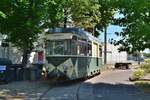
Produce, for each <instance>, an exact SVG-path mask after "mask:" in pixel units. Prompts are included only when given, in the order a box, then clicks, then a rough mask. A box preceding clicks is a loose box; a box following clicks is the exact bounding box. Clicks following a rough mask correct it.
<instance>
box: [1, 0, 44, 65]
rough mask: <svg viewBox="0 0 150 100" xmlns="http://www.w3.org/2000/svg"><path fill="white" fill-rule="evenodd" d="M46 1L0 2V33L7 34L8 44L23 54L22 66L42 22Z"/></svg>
mask: <svg viewBox="0 0 150 100" xmlns="http://www.w3.org/2000/svg"><path fill="white" fill-rule="evenodd" d="M45 2H46V0H1V2H0V12H2V13H3V14H4V15H5V17H0V33H2V34H7V36H8V40H9V42H11V43H12V44H13V45H14V46H15V47H17V48H18V49H19V50H21V51H22V52H23V60H22V64H24V65H26V64H27V61H28V55H29V54H30V53H31V51H32V50H33V48H34V42H35V41H37V38H38V34H39V33H41V30H42V29H41V28H40V24H41V23H42V21H43V20H44V15H45V13H44V7H45Z"/></svg>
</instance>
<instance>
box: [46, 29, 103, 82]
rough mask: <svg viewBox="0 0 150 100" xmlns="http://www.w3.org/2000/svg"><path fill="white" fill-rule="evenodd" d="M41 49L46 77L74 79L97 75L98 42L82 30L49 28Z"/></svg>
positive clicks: (100, 63) (100, 56) (99, 58)
mask: <svg viewBox="0 0 150 100" xmlns="http://www.w3.org/2000/svg"><path fill="white" fill-rule="evenodd" d="M45 48H46V51H45V56H46V60H47V64H46V67H45V71H46V72H47V74H46V77H47V78H54V77H57V78H61V79H67V80H74V79H78V78H85V77H91V76H94V75H97V74H100V70H101V68H102V46H101V43H100V41H99V40H98V39H97V38H95V37H94V36H92V35H91V33H88V32H87V31H84V30H83V29H79V28H55V29H50V30H49V32H48V34H47V35H46V45H45Z"/></svg>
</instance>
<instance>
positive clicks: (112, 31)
mask: <svg viewBox="0 0 150 100" xmlns="http://www.w3.org/2000/svg"><path fill="white" fill-rule="evenodd" d="M121 31H122V28H121V27H119V26H114V25H109V27H108V28H107V33H108V34H107V40H109V39H112V38H113V39H114V40H119V38H121V37H119V36H117V35H116V34H115V32H121ZM99 39H100V41H101V42H103V41H104V33H101V35H100V36H99Z"/></svg>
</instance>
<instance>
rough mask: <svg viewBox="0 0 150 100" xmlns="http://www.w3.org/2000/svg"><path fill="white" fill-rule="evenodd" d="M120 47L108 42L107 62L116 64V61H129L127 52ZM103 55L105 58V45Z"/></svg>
mask: <svg viewBox="0 0 150 100" xmlns="http://www.w3.org/2000/svg"><path fill="white" fill-rule="evenodd" d="M118 48H119V46H114V45H113V44H110V43H107V64H115V63H116V62H128V59H127V58H128V54H127V52H119V51H118ZM102 57H103V58H104V45H103V54H102ZM103 61H104V59H103Z"/></svg>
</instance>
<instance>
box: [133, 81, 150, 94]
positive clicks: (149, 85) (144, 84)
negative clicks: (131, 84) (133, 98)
mask: <svg viewBox="0 0 150 100" xmlns="http://www.w3.org/2000/svg"><path fill="white" fill-rule="evenodd" d="M135 85H136V86H138V87H140V88H142V89H143V90H144V92H146V93H149V94H150V81H136V82H135Z"/></svg>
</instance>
